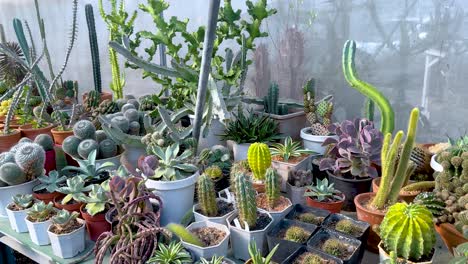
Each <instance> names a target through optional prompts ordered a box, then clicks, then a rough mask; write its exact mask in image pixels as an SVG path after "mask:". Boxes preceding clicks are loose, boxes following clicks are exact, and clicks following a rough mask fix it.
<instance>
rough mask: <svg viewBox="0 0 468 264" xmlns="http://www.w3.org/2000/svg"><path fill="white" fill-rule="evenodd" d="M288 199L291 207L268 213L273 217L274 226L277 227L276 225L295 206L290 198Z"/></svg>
mask: <svg viewBox="0 0 468 264" xmlns="http://www.w3.org/2000/svg"><path fill="white" fill-rule="evenodd" d="M286 199H287V200H288V202H289V206H288V207H286V208H284V209H283V210H282V211H267V212H268V213H269V214H270V215H271V217H272V218H273V223H272V226H275V225H276V224H278V223H279V222H280V221H281V220H282V219H284V218H285V217H286V215H287V214H288V213H289V212H290V211H291V210H292V208H293V205H292V203H291V201H290V200H289V199H288V198H286Z"/></svg>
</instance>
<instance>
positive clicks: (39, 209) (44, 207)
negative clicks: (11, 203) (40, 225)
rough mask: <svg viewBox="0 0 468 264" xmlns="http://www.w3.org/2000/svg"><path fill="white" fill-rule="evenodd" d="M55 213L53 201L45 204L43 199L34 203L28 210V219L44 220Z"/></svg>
mask: <svg viewBox="0 0 468 264" xmlns="http://www.w3.org/2000/svg"><path fill="white" fill-rule="evenodd" d="M53 215H55V211H54V206H53V204H52V203H51V202H49V203H48V204H45V203H44V202H43V201H40V202H37V203H35V204H33V206H32V207H31V209H30V210H29V211H28V219H29V220H30V221H31V222H44V221H47V220H49V219H50V218H51V217H52V216H53Z"/></svg>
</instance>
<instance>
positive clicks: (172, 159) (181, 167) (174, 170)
mask: <svg viewBox="0 0 468 264" xmlns="http://www.w3.org/2000/svg"><path fill="white" fill-rule="evenodd" d="M151 150H152V152H153V154H154V155H156V157H157V158H158V159H159V166H158V167H157V168H156V170H155V171H154V175H153V176H152V177H151V178H153V179H158V180H159V179H162V180H165V181H174V180H180V179H183V178H185V177H187V176H190V175H192V174H194V173H195V172H196V171H197V170H198V167H197V166H195V165H193V164H190V163H187V161H188V160H189V158H190V157H191V156H192V151H191V150H189V149H186V150H185V151H184V152H183V153H182V154H180V155H179V154H178V153H179V144H177V143H174V144H172V145H170V146H168V147H166V148H164V149H163V148H161V147H159V146H153V147H152V148H151Z"/></svg>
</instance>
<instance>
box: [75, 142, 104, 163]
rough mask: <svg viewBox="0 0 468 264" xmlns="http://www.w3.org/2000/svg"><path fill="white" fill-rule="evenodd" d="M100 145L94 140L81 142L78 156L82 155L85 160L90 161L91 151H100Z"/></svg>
mask: <svg viewBox="0 0 468 264" xmlns="http://www.w3.org/2000/svg"><path fill="white" fill-rule="evenodd" d="M98 149H99V144H98V143H97V142H96V140H94V139H86V140H83V141H81V143H80V145H78V155H80V157H81V158H83V159H88V155H89V153H91V151H93V150H96V151H98Z"/></svg>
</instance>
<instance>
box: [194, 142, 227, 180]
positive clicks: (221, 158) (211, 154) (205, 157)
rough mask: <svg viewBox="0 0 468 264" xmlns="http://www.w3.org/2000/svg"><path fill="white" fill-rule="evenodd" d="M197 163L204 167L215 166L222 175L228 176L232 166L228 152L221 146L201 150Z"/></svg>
mask: <svg viewBox="0 0 468 264" xmlns="http://www.w3.org/2000/svg"><path fill="white" fill-rule="evenodd" d="M198 163H199V164H202V165H204V166H206V167H210V166H213V165H214V166H217V167H219V168H220V169H221V170H222V172H223V173H224V174H229V171H230V169H231V166H232V162H231V156H230V153H229V150H228V149H227V148H226V147H224V146H221V145H215V146H213V147H211V148H206V149H203V150H202V151H201V152H200V155H199V159H198Z"/></svg>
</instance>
